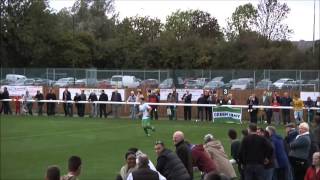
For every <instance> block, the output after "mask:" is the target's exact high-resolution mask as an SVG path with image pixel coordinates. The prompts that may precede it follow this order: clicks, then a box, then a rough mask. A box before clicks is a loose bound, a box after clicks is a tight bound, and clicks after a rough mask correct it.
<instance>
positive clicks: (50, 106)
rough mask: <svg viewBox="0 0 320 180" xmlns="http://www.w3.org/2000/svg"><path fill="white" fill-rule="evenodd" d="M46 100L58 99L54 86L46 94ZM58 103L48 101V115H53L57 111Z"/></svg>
mask: <svg viewBox="0 0 320 180" xmlns="http://www.w3.org/2000/svg"><path fill="white" fill-rule="evenodd" d="M46 100H57V96H56V95H55V94H54V92H53V90H52V88H50V89H49V92H48V94H47V96H46ZM55 107H56V104H55V103H54V102H47V115H48V116H52V115H54V114H55V113H56V112H55Z"/></svg>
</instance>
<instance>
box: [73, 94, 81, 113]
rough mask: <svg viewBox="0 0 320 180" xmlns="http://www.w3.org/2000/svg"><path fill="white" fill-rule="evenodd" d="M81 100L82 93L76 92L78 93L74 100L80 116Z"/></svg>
mask: <svg viewBox="0 0 320 180" xmlns="http://www.w3.org/2000/svg"><path fill="white" fill-rule="evenodd" d="M80 100H81V98H80V94H79V93H76V95H75V96H74V97H73V101H74V103H75V106H76V109H77V114H78V116H79V117H80V111H79V105H80V104H79V103H78V101H80Z"/></svg>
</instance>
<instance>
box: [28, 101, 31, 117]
mask: <svg viewBox="0 0 320 180" xmlns="http://www.w3.org/2000/svg"><path fill="white" fill-rule="evenodd" d="M27 109H28V113H29V114H30V115H32V102H27Z"/></svg>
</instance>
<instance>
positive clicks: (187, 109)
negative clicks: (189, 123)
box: [181, 90, 192, 120]
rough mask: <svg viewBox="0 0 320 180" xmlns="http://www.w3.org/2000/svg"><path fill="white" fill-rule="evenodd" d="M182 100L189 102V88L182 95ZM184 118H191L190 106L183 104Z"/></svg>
mask: <svg viewBox="0 0 320 180" xmlns="http://www.w3.org/2000/svg"><path fill="white" fill-rule="evenodd" d="M181 99H182V101H184V103H185V104H191V99H192V94H190V93H189V90H187V91H186V93H185V94H184V95H183V96H182V98H181ZM183 108H184V120H191V111H192V109H191V108H192V107H191V106H184V107H183Z"/></svg>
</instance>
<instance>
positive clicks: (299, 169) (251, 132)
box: [46, 115, 320, 180]
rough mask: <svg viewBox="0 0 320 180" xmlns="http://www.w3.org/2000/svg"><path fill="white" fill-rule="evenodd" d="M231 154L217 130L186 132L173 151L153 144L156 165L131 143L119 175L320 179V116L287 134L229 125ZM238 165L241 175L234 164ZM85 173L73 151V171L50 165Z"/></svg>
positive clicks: (131, 178)
mask: <svg viewBox="0 0 320 180" xmlns="http://www.w3.org/2000/svg"><path fill="white" fill-rule="evenodd" d="M227 134H228V136H229V138H230V146H231V158H229V157H228V155H227V154H226V153H225V150H224V149H225V148H224V146H223V145H222V143H221V141H220V140H218V139H216V138H215V137H214V135H213V134H206V135H204V138H203V144H192V142H190V141H188V140H187V139H186V137H185V134H184V133H183V132H182V131H175V132H174V133H173V136H172V140H173V144H174V147H175V149H174V150H170V149H169V148H168V147H166V146H165V144H164V143H163V141H160V140H159V141H156V142H155V144H154V151H155V155H156V156H157V160H156V163H155V164H154V163H153V162H152V161H151V160H150V159H149V157H148V155H147V154H145V153H143V152H142V151H141V150H140V149H138V148H129V149H128V150H127V152H126V153H125V155H124V159H125V163H124V165H123V166H122V167H121V168H120V170H119V173H118V174H117V175H116V177H115V179H116V180H192V179H195V178H196V176H195V172H199V173H197V174H200V175H201V179H203V180H218V179H225V180H231V179H237V178H238V179H241V180H251V179H253V180H254V179H256V180H318V179H320V151H319V147H320V141H319V137H320V116H318V115H317V116H316V117H315V122H314V126H312V127H309V125H308V123H306V122H302V123H300V124H299V126H298V127H297V128H296V127H295V124H294V123H290V124H287V125H286V128H285V135H284V137H282V136H281V135H280V132H278V131H277V129H276V127H274V126H267V127H266V128H262V127H258V126H257V125H256V124H255V123H250V124H249V125H248V128H247V129H244V130H243V133H242V135H243V137H242V138H241V139H239V138H238V137H237V131H236V130H234V129H229V131H228V133H227ZM235 164H236V165H237V167H238V171H239V177H237V173H236V171H235V169H234V167H235V166H234V165H235ZM80 172H81V159H80V157H78V156H72V157H70V159H69V163H68V173H67V174H66V175H64V176H61V177H60V170H59V167H57V166H49V167H48V169H47V172H46V179H47V180H58V179H60V178H61V180H67V179H68V180H75V179H77V177H78V176H79V175H80Z"/></svg>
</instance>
